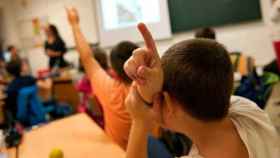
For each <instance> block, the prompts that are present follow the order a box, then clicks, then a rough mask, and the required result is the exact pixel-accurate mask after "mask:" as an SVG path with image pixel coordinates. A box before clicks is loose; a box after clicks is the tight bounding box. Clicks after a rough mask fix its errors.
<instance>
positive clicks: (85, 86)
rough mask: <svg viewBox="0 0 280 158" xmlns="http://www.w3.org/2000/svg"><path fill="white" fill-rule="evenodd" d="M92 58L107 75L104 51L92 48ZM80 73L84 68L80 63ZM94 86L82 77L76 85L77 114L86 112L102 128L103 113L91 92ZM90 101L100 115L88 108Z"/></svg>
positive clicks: (85, 76) (107, 68) (85, 77)
mask: <svg viewBox="0 0 280 158" xmlns="http://www.w3.org/2000/svg"><path fill="white" fill-rule="evenodd" d="M93 52H94V53H93V56H94V58H95V59H96V61H97V62H98V63H99V64H100V66H101V67H102V68H103V69H104V70H105V71H106V72H107V73H108V74H109V66H108V62H107V55H106V51H105V50H104V49H102V48H100V47H94V48H93ZM79 69H80V71H81V72H84V67H83V66H82V64H81V63H80V68H79ZM91 87H94V85H92V86H91V84H90V80H89V77H88V76H87V75H84V76H83V77H82V78H81V79H80V80H79V81H78V82H77V84H76V89H77V90H78V91H79V92H80V94H81V96H80V98H81V99H80V103H79V105H78V112H86V113H87V114H89V115H90V116H91V117H92V118H93V119H94V120H95V121H96V122H97V123H98V124H99V125H100V126H101V127H102V128H104V119H103V111H102V106H101V104H100V101H99V100H98V98H97V97H96V95H95V94H94V91H92V88H91ZM90 99H93V103H94V108H95V109H94V111H95V112H100V114H101V115H97V114H96V113H94V112H93V111H92V109H91V107H90Z"/></svg>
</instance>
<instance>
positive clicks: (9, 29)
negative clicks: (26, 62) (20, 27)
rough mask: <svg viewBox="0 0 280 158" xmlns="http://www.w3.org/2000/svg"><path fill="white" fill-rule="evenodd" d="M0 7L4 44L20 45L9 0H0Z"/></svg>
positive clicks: (12, 7) (13, 11) (13, 10)
mask: <svg viewBox="0 0 280 158" xmlns="http://www.w3.org/2000/svg"><path fill="white" fill-rule="evenodd" d="M0 7H1V8H2V9H3V33H4V35H3V37H4V38H5V41H4V45H5V46H7V45H9V44H15V45H20V41H19V38H18V34H17V28H16V27H17V25H16V21H15V9H14V6H13V5H11V1H10V0H0Z"/></svg>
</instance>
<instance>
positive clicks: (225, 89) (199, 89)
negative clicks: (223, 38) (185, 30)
mask: <svg viewBox="0 0 280 158" xmlns="http://www.w3.org/2000/svg"><path fill="white" fill-rule="evenodd" d="M162 65H163V70H164V79H165V81H164V86H163V90H164V91H167V92H169V94H170V95H171V97H172V98H174V99H175V100H176V101H178V103H180V105H182V106H183V109H184V110H185V111H186V112H187V113H188V114H190V115H191V116H193V117H194V118H197V119H199V120H202V121H215V120H220V119H222V118H224V117H225V116H226V115H227V113H228V109H229V105H230V97H231V93H232V89H233V70H232V65H231V61H230V58H229V55H228V51H227V50H226V49H225V48H224V46H222V45H221V44H219V43H218V42H216V41H214V40H208V39H193V40H187V41H183V42H180V43H178V44H175V45H174V46H172V47H171V48H170V49H168V50H167V51H166V53H165V54H164V56H163V57H162Z"/></svg>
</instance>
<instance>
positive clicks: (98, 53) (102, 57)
mask: <svg viewBox="0 0 280 158" xmlns="http://www.w3.org/2000/svg"><path fill="white" fill-rule="evenodd" d="M92 52H93V54H92V55H93V57H94V58H95V59H96V61H97V62H98V63H99V64H100V66H101V67H102V68H103V69H104V70H107V69H108V68H109V66H108V60H107V55H106V51H105V50H104V49H102V48H100V47H98V46H95V47H92ZM79 71H81V72H84V71H85V69H84V67H83V65H82V63H81V61H79Z"/></svg>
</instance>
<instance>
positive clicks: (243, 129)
mask: <svg viewBox="0 0 280 158" xmlns="http://www.w3.org/2000/svg"><path fill="white" fill-rule="evenodd" d="M229 117H230V118H231V120H232V121H233V123H234V125H235V127H236V129H237V131H238V133H239V135H240V138H241V140H242V141H243V143H244V144H245V146H246V148H247V150H248V153H249V158H280V146H279V144H278V143H279V142H278V141H279V140H280V139H279V136H278V134H277V132H276V130H275V128H274V126H273V125H272V123H271V121H270V119H269V117H268V115H267V114H266V113H265V112H264V111H262V110H261V109H260V108H258V107H257V105H256V104H255V103H253V102H251V101H250V100H248V99H245V98H241V97H236V96H233V97H232V98H231V107H230V109H229ZM182 158H203V157H202V156H200V155H199V150H198V149H197V148H196V147H195V146H193V147H192V149H191V151H190V154H189V156H184V157H182Z"/></svg>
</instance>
